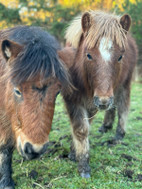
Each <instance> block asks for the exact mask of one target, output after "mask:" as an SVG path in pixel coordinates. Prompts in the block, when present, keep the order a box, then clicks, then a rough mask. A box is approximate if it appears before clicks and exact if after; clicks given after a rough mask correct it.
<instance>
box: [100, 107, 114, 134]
mask: <svg viewBox="0 0 142 189" xmlns="http://www.w3.org/2000/svg"><path fill="white" fill-rule="evenodd" d="M114 119H115V108H113V109H110V110H107V111H106V113H105V117H104V122H103V124H102V126H101V127H100V128H99V132H101V133H106V132H108V131H109V130H111V129H112V127H113V122H114Z"/></svg>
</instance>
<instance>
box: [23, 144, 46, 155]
mask: <svg viewBox="0 0 142 189" xmlns="http://www.w3.org/2000/svg"><path fill="white" fill-rule="evenodd" d="M47 147H48V143H46V144H44V145H41V146H40V145H32V144H30V143H29V142H27V143H26V144H25V145H24V153H23V154H22V155H23V156H24V157H25V158H26V159H35V158H38V157H40V155H42V154H43V153H45V151H46V149H47Z"/></svg>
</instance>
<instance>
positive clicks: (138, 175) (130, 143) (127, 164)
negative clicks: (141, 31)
mask: <svg viewBox="0 0 142 189" xmlns="http://www.w3.org/2000/svg"><path fill="white" fill-rule="evenodd" d="M103 115H104V114H103V112H100V113H98V114H97V115H96V117H95V119H94V121H93V123H92V125H91V129H90V136H89V140H90V167H91V178H90V179H83V178H80V177H79V175H78V172H77V163H75V162H72V161H70V160H69V159H68V158H67V155H68V153H69V149H70V141H71V137H70V134H71V132H70V123H69V119H68V116H67V114H66V111H65V108H64V104H63V102H62V98H61V96H58V98H57V101H56V109H55V115H54V120H53V124H52V131H51V133H50V141H52V142H54V143H53V144H52V145H51V146H50V148H49V149H48V151H47V153H46V154H44V156H43V157H42V158H41V159H38V160H32V161H25V162H23V161H22V157H21V156H20V155H19V154H18V153H17V151H15V152H14V156H13V179H14V181H15V183H16V189H32V188H36V189H40V188H43V189H46V188H52V189H62V188H63V189H135V188H136V189H137V188H142V84H140V83H133V85H132V92H131V108H130V114H129V118H128V123H127V129H126V131H127V134H126V136H125V138H124V140H123V143H122V144H118V145H116V146H107V145H103V146H102V145H101V143H102V142H104V141H106V140H108V139H110V138H111V137H112V136H114V135H115V129H116V122H115V125H114V128H113V130H112V131H110V132H108V133H106V134H104V135H101V134H100V133H99V132H98V128H99V127H100V126H101V123H102V120H103Z"/></svg>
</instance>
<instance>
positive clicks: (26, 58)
mask: <svg viewBox="0 0 142 189" xmlns="http://www.w3.org/2000/svg"><path fill="white" fill-rule="evenodd" d="M0 36H1V37H0V38H1V39H0V40H4V39H8V40H12V41H14V42H16V43H18V44H20V45H22V46H23V47H24V48H23V50H22V51H21V52H20V53H19V54H18V56H17V57H16V58H15V59H14V61H13V62H12V64H11V65H10V71H9V72H6V74H7V77H9V76H10V78H11V79H12V82H13V83H15V84H16V85H20V84H22V83H24V82H26V81H31V80H34V79H35V78H36V77H37V76H39V79H41V78H42V79H46V78H47V77H56V78H58V79H59V81H60V82H61V83H62V84H63V85H66V86H68V87H69V86H70V80H69V75H68V72H67V70H66V68H65V67H64V65H63V64H62V62H61V61H60V60H59V57H58V54H57V50H59V49H60V46H59V44H58V43H57V41H56V40H55V38H54V37H53V36H51V35H50V34H49V33H48V32H46V31H44V30H42V29H41V28H39V27H34V26H17V27H14V28H10V29H6V30H3V31H1V32H0ZM40 77H41V78H40Z"/></svg>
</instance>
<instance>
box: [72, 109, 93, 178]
mask: <svg viewBox="0 0 142 189" xmlns="http://www.w3.org/2000/svg"><path fill="white" fill-rule="evenodd" d="M70 118H71V123H72V138H73V147H74V150H75V154H76V160H77V161H78V171H79V173H80V175H81V177H85V178H89V177H90V167H89V141H88V134H89V122H88V119H87V111H86V110H85V109H84V108H83V107H76V108H74V112H73V113H71V114H70Z"/></svg>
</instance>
